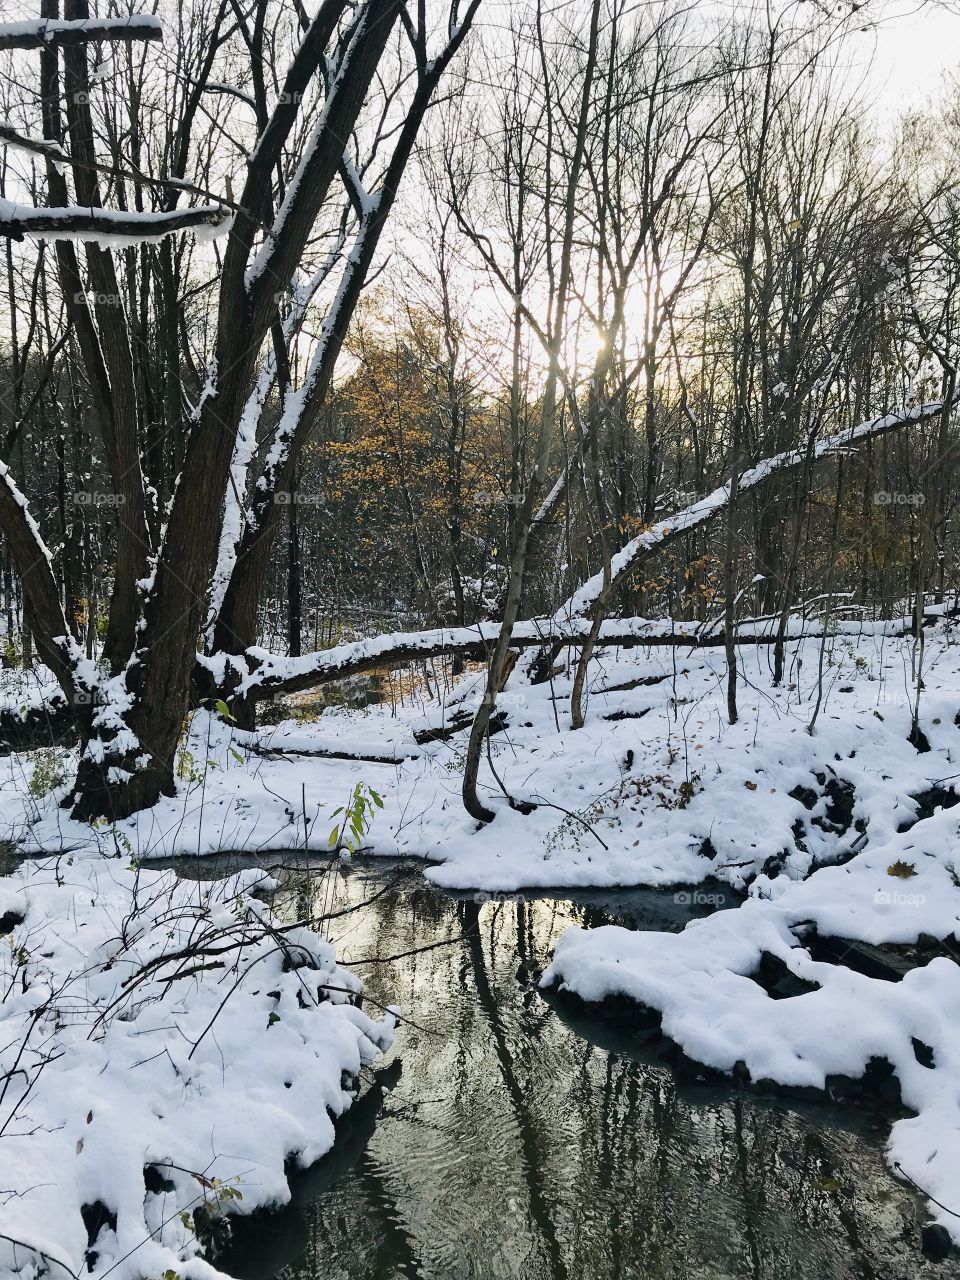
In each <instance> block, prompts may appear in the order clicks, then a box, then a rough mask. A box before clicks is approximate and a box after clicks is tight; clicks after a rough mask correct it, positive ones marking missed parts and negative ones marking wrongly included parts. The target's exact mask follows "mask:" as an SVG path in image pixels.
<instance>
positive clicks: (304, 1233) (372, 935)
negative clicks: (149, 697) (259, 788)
mask: <svg viewBox="0 0 960 1280" xmlns="http://www.w3.org/2000/svg"><path fill="white" fill-rule="evenodd" d="M260 861H261V862H263V861H264V860H263V859H261V860H260ZM242 864H243V863H242V862H241V860H238V859H230V860H225V859H215V860H211V859H202V860H189V861H184V860H178V861H177V862H176V863H175V864H174V865H176V867H177V869H178V870H179V871H180V872H181V873H182V874H186V875H194V876H201V877H203V878H207V877H209V876H211V875H221V874H225V873H226V871H227V870H230V869H233V868H234V867H235V866H237V865H242ZM266 865H269V860H267V861H266ZM326 865H329V864H326ZM278 875H279V878H280V881H281V887H280V889H279V891H278V892H277V893H276V895H275V896H274V906H275V909H276V910H277V911H278V912H279V913H280V915H281V916H283V917H284V918H288V919H295V918H302V917H304V916H308V915H317V914H320V913H321V912H329V911H343V910H344V909H345V908H347V907H350V906H353V907H356V910H354V911H351V912H349V913H347V914H344V915H340V916H338V917H337V918H336V919H334V920H333V921H332V923H331V926H330V932H331V935H332V937H333V939H334V941H335V942H336V944H337V950H338V953H339V955H340V956H341V958H342V960H343V961H345V962H347V963H349V964H351V965H352V966H354V967H355V971H356V972H357V973H358V974H360V975H361V976H362V977H363V979H364V981H365V983H366V987H367V996H368V1000H369V1002H370V1003H369V1004H368V1006H367V1007H368V1008H369V1009H370V1011H371V1012H374V1009H375V1006H374V1005H373V1003H372V1002H373V1001H379V1002H380V1003H382V1004H387V1003H390V1004H393V1003H397V1004H399V1005H400V1006H401V1008H402V1011H403V1013H404V1014H405V1015H406V1017H407V1018H409V1019H410V1020H409V1021H407V1022H404V1023H403V1024H402V1025H401V1026H400V1028H399V1030H398V1033H397V1039H396V1044H395V1047H394V1048H393V1050H392V1051H391V1052H390V1054H389V1055H388V1056H387V1057H386V1058H385V1059H384V1060H383V1062H382V1064H380V1065H379V1066H378V1068H377V1069H376V1071H375V1072H372V1073H367V1078H366V1080H365V1083H364V1085H363V1088H362V1091H361V1096H360V1098H359V1100H358V1101H357V1103H356V1104H355V1106H354V1107H353V1109H352V1110H351V1111H350V1112H349V1113H348V1115H347V1116H346V1117H344V1119H343V1120H342V1121H341V1122H340V1123H339V1127H338V1138H337V1142H336V1146H335V1147H334V1149H333V1151H332V1152H331V1153H330V1154H329V1155H328V1156H327V1157H326V1158H325V1159H324V1160H322V1161H320V1162H319V1164H317V1165H315V1166H314V1167H313V1168H311V1169H308V1170H305V1171H297V1172H295V1173H294V1174H293V1175H292V1187H293V1197H292V1201H291V1203H290V1204H289V1205H287V1206H285V1207H284V1208H282V1209H280V1210H279V1211H277V1212H276V1213H272V1214H260V1215H256V1216H254V1217H253V1218H251V1219H248V1220H244V1219H238V1220H236V1226H235V1228H234V1232H233V1237H232V1241H231V1243H230V1245H229V1246H228V1249H227V1252H226V1253H225V1254H224V1255H223V1256H222V1257H221V1258H220V1259H219V1263H220V1265H222V1266H223V1267H225V1268H226V1269H227V1270H228V1271H230V1272H231V1273H232V1274H233V1275H235V1276H238V1277H240V1278H241V1280H268V1278H269V1277H282V1278H283V1280H393V1278H395V1277H406V1278H416V1280H474V1278H475V1280H501V1278H503V1280H508V1278H510V1280H512V1278H514V1277H516V1278H518V1280H519V1278H521V1277H522V1278H523V1280H566V1278H567V1277H571V1278H572V1277H577V1278H578V1280H580V1278H582V1280H620V1278H621V1277H622V1278H625V1280H626V1278H631V1280H632V1278H634V1277H636V1278H637V1280H667V1278H669V1280H674V1278H676V1280H747V1278H748V1277H749V1278H750V1280H807V1278H808V1277H809V1280H854V1278H860V1277H863V1278H870V1280H874V1278H875V1280H898V1278H904V1280H907V1278H910V1280H913V1278H914V1277H927V1276H930V1277H933V1276H941V1277H943V1276H946V1275H948V1274H949V1275H951V1276H953V1275H956V1274H957V1273H956V1272H952V1271H950V1266H951V1264H950V1263H947V1264H946V1265H945V1266H943V1267H938V1266H935V1265H934V1264H932V1263H928V1262H926V1261H925V1260H924V1259H923V1257H922V1256H921V1254H920V1226H921V1224H922V1222H923V1221H924V1214H923V1210H922V1206H921V1204H920V1201H919V1199H918V1198H917V1197H916V1196H914V1195H913V1194H912V1193H911V1192H910V1191H909V1190H908V1189H906V1188H904V1187H903V1186H902V1185H901V1184H900V1183H899V1182H898V1181H897V1180H896V1179H895V1178H894V1177H893V1175H892V1174H891V1172H890V1171H889V1169H888V1168H887V1166H886V1165H885V1164H884V1161H883V1140H884V1135H885V1134H886V1132H887V1130H888V1128H889V1123H890V1117H889V1116H880V1115H876V1114H872V1113H870V1112H867V1111H864V1110H862V1109H854V1108H850V1109H840V1108H837V1107H835V1106H832V1105H827V1104H823V1105H821V1104H816V1103H811V1104H795V1103H792V1102H791V1103H789V1104H788V1103H787V1102H784V1101H782V1100H779V1099H776V1098H769V1099H767V1098H761V1097H757V1096H756V1095H753V1094H748V1093H745V1092H743V1091H738V1090H736V1089H734V1088H732V1087H730V1088H727V1087H725V1086H720V1087H718V1086H716V1085H705V1084H689V1083H680V1082H679V1081H678V1079H677V1078H676V1077H675V1075H674V1074H673V1073H672V1071H671V1070H670V1069H669V1067H667V1066H666V1065H665V1064H664V1063H663V1061H662V1060H661V1059H660V1058H659V1056H658V1052H657V1049H656V1048H655V1047H651V1046H650V1045H647V1044H645V1043H644V1042H643V1040H642V1039H641V1037H640V1036H639V1035H638V1034H633V1033H631V1031H630V1030H629V1028H623V1027H622V1026H619V1025H614V1024H611V1023H609V1022H605V1021H603V1020H601V1019H599V1018H591V1017H586V1016H582V1015H576V1016H575V1015H572V1014H571V1013H570V1012H569V1011H568V1010H567V1009H565V1008H564V1007H563V1005H562V1004H560V1003H558V1002H557V1001H556V1000H555V999H554V998H552V997H550V996H549V995H546V996H545V995H544V994H543V993H541V992H540V991H539V990H538V988H537V979H538V977H539V974H540V972H541V970H542V969H543V967H544V966H545V965H546V963H547V962H548V960H549V956H550V953H551V951H552V948H553V945H554V944H555V942H556V939H557V938H558V937H559V935H560V933H561V932H562V931H563V929H564V928H565V927H567V926H568V925H570V924H574V923H576V924H580V925H582V926H584V927H593V926H595V925H597V924H600V923H607V922H616V923H621V924H625V925H627V926H628V927H631V928H639V929H643V928H661V929H679V928H681V927H682V926H683V924H684V923H685V922H686V921H687V920H688V919H689V918H690V917H691V916H692V915H693V914H697V913H698V912H700V911H702V910H705V909H707V908H708V907H709V908H710V909H712V908H714V907H716V906H718V905H719V906H727V905H733V902H732V901H731V900H730V899H729V898H728V899H727V901H726V902H723V903H717V902H716V901H715V898H716V897H717V896H718V894H719V896H722V892H723V891H722V889H720V888H718V894H714V895H711V894H710V893H709V892H704V893H701V895H700V901H698V900H697V895H695V894H693V893H690V894H688V895H687V901H686V902H684V901H682V900H680V901H678V900H677V897H676V896H675V895H674V894H673V893H669V892H668V893H659V892H652V891H622V892H616V893H583V894H574V893H569V892H564V893H562V894H560V895H558V896H555V897H551V896H543V897H522V896H521V897H508V898H504V899H497V898H496V897H493V898H491V899H486V900H484V895H477V896H474V895H465V896H461V897H456V896H451V895H448V894H445V893H443V892H441V891H439V890H438V889H436V888H433V887H431V886H430V885H429V884H428V883H427V882H425V881H424V879H423V877H422V874H421V871H420V869H419V868H418V867H417V866H410V865H407V864H399V863H389V864H388V863H384V862H381V861H375V860H371V861H364V862H357V863H354V864H350V865H349V866H348V867H346V868H345V869H344V870H340V869H337V870H336V871H335V872H334V873H330V874H325V873H324V869H323V866H322V865H321V864H314V865H313V866H311V864H309V863H306V862H304V863H299V864H294V865H289V864H288V865H287V866H286V867H285V868H284V869H283V870H281V871H280V872H278ZM728 893H729V891H728Z"/></svg>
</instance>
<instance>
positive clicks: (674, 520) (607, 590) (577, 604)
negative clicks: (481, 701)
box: [555, 394, 960, 624]
mask: <svg viewBox="0 0 960 1280" xmlns="http://www.w3.org/2000/svg"><path fill="white" fill-rule="evenodd" d="M958 400H960V394H958V395H957V396H955V397H954V403H956V402H957V401H958ZM942 408H943V401H941V400H932V401H930V402H928V403H927V404H919V405H914V406H913V407H912V408H909V409H901V410H899V411H897V412H894V413H887V414H883V415H882V416H881V417H879V418H871V419H869V420H868V421H866V422H861V423H859V424H858V425H857V426H855V427H848V428H846V429H845V430H843V431H837V432H835V433H834V434H833V435H830V436H825V437H824V438H823V439H822V440H820V441H819V442H818V443H817V444H815V445H813V447H812V448H807V447H803V448H799V449H787V450H786V451H785V452H783V453H777V454H774V456H773V457H771V458H764V459H763V460H762V461H761V462H758V463H757V464H756V466H753V467H750V468H748V469H747V470H746V471H744V473H743V474H742V475H741V477H740V482H739V485H738V489H739V491H740V492H742V491H743V490H745V489H754V488H756V487H757V486H758V485H760V484H762V483H763V482H764V481H765V480H767V479H769V477H770V476H772V475H782V474H783V473H784V472H787V471H791V470H793V469H794V468H795V467H800V466H803V465H804V463H806V462H807V461H816V460H817V459H818V458H823V457H825V456H826V455H827V454H830V453H834V452H836V451H837V450H844V449H849V448H850V447H851V446H853V445H856V444H860V443H862V442H863V441H864V440H871V439H873V438H875V437H876V436H881V435H885V434H886V433H887V432H890V431H896V430H897V429H898V428H900V427H905V426H917V425H919V424H920V423H923V422H930V421H932V420H933V419H935V418H938V417H939V416H940V412H941V410H942ZM729 496H730V484H729V482H728V483H727V484H723V485H721V486H720V487H719V488H718V489H714V491H713V492H712V493H708V494H707V496H706V497H705V498H701V499H700V500H699V501H698V502H694V503H692V504H691V505H690V506H688V507H684V508H683V509H682V510H680V511H677V512H676V513H675V514H674V515H672V516H667V517H666V518H665V519H663V520H658V521H657V523H656V524H654V525H651V527H650V528H649V529H645V530H644V531H643V532H642V533H640V534H638V535H637V537H635V538H633V539H632V540H631V541H630V542H628V543H627V545H626V546H625V547H624V548H623V549H622V550H621V551H619V552H618V553H617V554H616V555H615V556H614V557H613V561H612V564H611V573H610V582H609V585H608V586H606V587H605V586H604V575H603V573H596V574H594V576H593V577H592V578H589V579H588V580H587V581H586V582H585V583H584V584H583V586H582V587H580V588H579V589H578V590H577V591H576V592H575V593H574V594H573V595H572V596H571V597H570V598H569V599H568V600H567V601H566V602H565V603H564V604H563V605H561V606H560V608H559V609H558V610H557V612H556V614H555V619H556V621H557V623H558V624H562V623H563V622H564V621H565V620H567V619H570V618H580V617H584V616H585V615H587V614H589V613H590V612H591V610H594V609H601V608H602V607H603V605H604V603H605V601H607V600H609V599H610V597H611V596H612V595H613V594H614V592H616V590H617V588H618V587H619V586H620V585H621V583H622V582H623V581H624V580H625V579H626V578H627V577H628V576H629V575H630V574H631V573H632V572H633V571H634V570H635V569H636V568H637V567H638V566H639V565H640V564H641V563H642V562H643V561H644V560H645V559H646V558H647V557H648V556H651V555H653V554H655V553H656V552H659V551H663V550H664V549H665V548H666V547H667V546H669V544H670V543H672V542H675V541H676V540H677V539H678V538H680V537H682V536H683V535H684V534H686V533H690V532H691V530H693V529H697V528H699V527H700V526H701V525H704V524H707V523H708V522H709V521H710V520H713V519H714V518H715V517H716V516H718V515H719V514H720V513H721V512H722V511H724V510H725V509H726V506H727V503H728V501H729Z"/></svg>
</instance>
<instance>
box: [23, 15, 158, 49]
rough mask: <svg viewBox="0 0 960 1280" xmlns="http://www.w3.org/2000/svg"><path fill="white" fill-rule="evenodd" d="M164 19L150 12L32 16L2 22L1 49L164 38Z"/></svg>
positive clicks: (58, 46)
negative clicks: (56, 17)
mask: <svg viewBox="0 0 960 1280" xmlns="http://www.w3.org/2000/svg"><path fill="white" fill-rule="evenodd" d="M162 38H163V28H162V26H161V25H160V19H159V18H155V17H153V16H151V15H150V14H146V13H135V14H131V15H130V17H127V18H83V19H81V20H78V21H74V22H55V21H53V20H52V19H49V18H28V19H27V20H26V21H24V22H0V49H42V48H44V47H47V48H50V47H53V48H60V47H62V46H63V45H68V44H88V43H92V42H93V41H95V40H122V41H126V42H127V43H128V44H129V43H130V42H131V41H134V40H161V39H162Z"/></svg>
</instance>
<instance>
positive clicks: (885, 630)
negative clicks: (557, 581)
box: [197, 617, 913, 701]
mask: <svg viewBox="0 0 960 1280" xmlns="http://www.w3.org/2000/svg"><path fill="white" fill-rule="evenodd" d="M912 624H913V619H912V617H901V618H893V619H889V620H885V621H879V622H870V621H864V620H856V621H853V622H851V621H837V622H831V624H830V634H831V635H850V636H864V635H888V636H902V635H906V634H908V633H909V631H910V629H911V626H912ZM777 626H778V619H777V618H761V619H756V620H754V621H745V622H743V623H742V624H741V625H740V626H739V627H738V628H737V634H736V640H737V643H738V644H757V645H762V644H773V642H774V640H775V639H776V635H777ZM499 632H500V624H499V622H481V623H478V624H477V625H475V626H472V627H437V628H434V629H433V630H429V631H407V632H395V633H392V634H389V635H382V636H376V637H374V638H373V639H369V640H357V641H354V642H352V643H349V644H340V645H336V646H334V647H333V648H332V649H325V650H323V651H322V652H320V653H310V654H305V655H304V656H303V657H302V658H285V657H280V656H278V655H276V654H272V653H268V652H267V651H266V650H265V649H258V648H253V649H248V650H247V651H246V654H245V655H244V656H242V657H228V656H227V655H224V654H215V655H213V656H212V657H203V656H198V659H197V661H198V663H199V664H200V666H201V667H203V668H204V669H205V670H206V671H207V672H208V673H209V674H210V675H211V676H212V678H213V680H214V681H215V683H216V684H217V685H218V686H221V687H225V686H226V684H227V678H228V675H229V672H230V670H231V668H232V669H233V670H234V671H237V670H238V669H240V668H242V666H244V665H245V666H246V668H247V669H246V672H245V673H243V674H242V676H241V678H240V681H239V684H238V687H237V690H236V692H237V694H238V695H239V696H240V697H243V698H250V699H252V700H253V701H258V700H262V699H265V698H270V697H272V696H274V695H275V694H278V693H295V692H297V691H298V690H302V689H312V688H315V687H316V686H317V685H321V684H325V683H327V682H329V681H331V680H342V679H344V678H345V677H347V676H353V675H358V674H360V673H361V672H363V671H371V670H373V669H375V668H381V667H391V666H396V665H398V664H400V663H404V662H412V661H415V660H420V661H422V660H424V659H426V658H438V657H443V656H445V655H448V654H453V653H458V654H461V655H462V656H465V657H470V656H473V657H476V658H478V659H481V660H482V659H484V658H486V656H487V650H488V648H489V647H490V646H491V645H493V644H495V643H496V639H497V636H498V634H499ZM589 634H590V621H589V619H586V618H574V619H571V620H570V621H568V622H567V623H563V624H561V623H558V622H557V621H556V620H554V619H550V618H535V619H532V620H530V621H528V622H518V623H517V625H516V627H515V628H514V631H513V635H512V638H511V646H512V647H515V648H517V649H529V648H536V647H537V646H540V645H557V646H558V647H559V646H563V645H581V644H583V643H584V642H585V641H586V640H587V638H588V636H589ZM822 634H823V627H822V624H821V623H818V622H817V621H816V620H811V619H804V618H801V617H797V618H794V619H792V620H791V622H790V625H789V626H788V627H787V633H786V638H787V639H790V640H800V639H810V638H812V637H815V636H819V635H822ZM723 642H724V634H723V631H722V630H721V629H720V628H719V627H717V626H709V627H705V626H704V624H702V623H699V622H673V623H671V622H664V621H662V620H658V619H649V618H610V619H608V620H607V621H605V622H604V623H603V624H602V626H601V628H600V635H599V639H598V641H597V643H598V644H600V645H605V644H609V645H617V646H618V647H620V648H631V647H635V646H639V645H678V646H681V647H687V648H692V649H696V648H706V647H712V646H717V645H722V644H723Z"/></svg>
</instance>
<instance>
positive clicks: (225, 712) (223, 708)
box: [213, 698, 235, 723]
mask: <svg viewBox="0 0 960 1280" xmlns="http://www.w3.org/2000/svg"><path fill="white" fill-rule="evenodd" d="M213 705H214V707H215V708H216V709H217V711H219V713H220V714H221V715H222V716H223V718H224V720H229V721H231V723H234V722H235V720H234V717H233V716H232V715H231V714H230V708H229V707H228V706H227V704H226V703H225V702H224V700H223V699H222V698H217V700H216V702H215V703H214V704H213Z"/></svg>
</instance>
